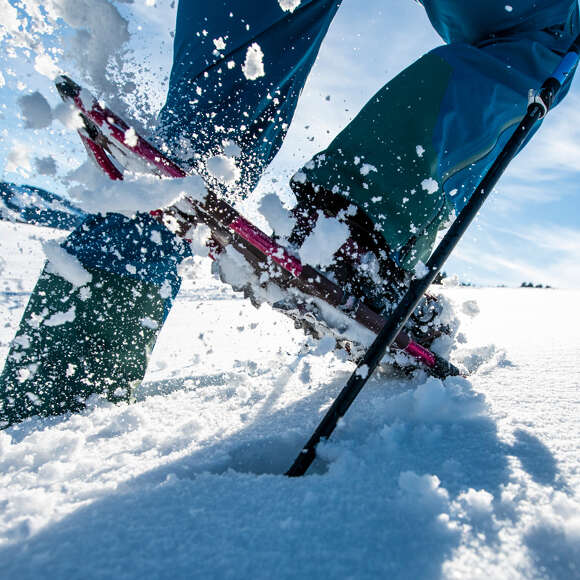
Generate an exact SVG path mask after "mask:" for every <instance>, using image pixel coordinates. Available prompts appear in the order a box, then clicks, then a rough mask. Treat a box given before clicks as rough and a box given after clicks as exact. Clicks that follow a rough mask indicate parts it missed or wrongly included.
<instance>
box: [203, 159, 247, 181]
mask: <svg viewBox="0 0 580 580" xmlns="http://www.w3.org/2000/svg"><path fill="white" fill-rule="evenodd" d="M205 166H206V168H207V170H208V172H209V174H210V175H211V176H212V177H215V178H216V179H218V180H219V181H222V182H223V183H226V184H233V183H235V182H236V181H237V180H238V179H239V178H240V169H239V167H237V166H236V160H235V159H233V158H232V157H226V156H225V155H216V156H215V157H211V158H210V159H208V160H207V162H206V164H205Z"/></svg>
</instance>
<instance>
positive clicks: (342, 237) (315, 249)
mask: <svg viewBox="0 0 580 580" xmlns="http://www.w3.org/2000/svg"><path fill="white" fill-rule="evenodd" d="M348 235H349V230H348V226H347V225H346V224H345V223H342V222H339V221H338V220H337V219H336V218H327V217H324V216H322V215H321V216H320V217H319V218H318V222H317V223H316V227H315V228H314V230H313V231H312V233H311V234H310V235H309V236H308V237H307V238H306V240H305V242H304V244H302V246H301V247H300V250H299V253H300V259H301V260H302V261H303V262H304V263H306V264H311V265H319V266H323V267H324V266H329V265H330V264H331V263H332V261H333V259H334V254H335V252H336V251H337V250H338V249H339V248H340V246H342V244H344V242H346V240H347V238H348Z"/></svg>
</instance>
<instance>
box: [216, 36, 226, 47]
mask: <svg viewBox="0 0 580 580" xmlns="http://www.w3.org/2000/svg"><path fill="white" fill-rule="evenodd" d="M213 45H214V46H215V48H216V50H225V48H226V41H225V40H224V39H223V37H222V36H220V37H219V38H214V39H213Z"/></svg>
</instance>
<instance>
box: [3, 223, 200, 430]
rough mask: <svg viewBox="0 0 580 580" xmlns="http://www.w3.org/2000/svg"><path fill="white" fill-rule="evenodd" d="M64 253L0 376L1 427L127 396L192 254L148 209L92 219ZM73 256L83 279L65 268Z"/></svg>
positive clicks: (37, 294) (49, 268)
mask: <svg viewBox="0 0 580 580" xmlns="http://www.w3.org/2000/svg"><path fill="white" fill-rule="evenodd" d="M61 251H62V252H66V253H65V254H64V260H63V259H62V257H61V258H58V259H56V260H54V259H53V260H52V261H50V260H49V261H48V262H47V264H46V265H45V268H44V270H43V272H42V274H41V276H40V278H39V280H38V283H37V285H36V287H35V289H34V291H33V293H32V296H31V298H30V300H29V303H28V306H27V308H26V311H25V313H24V316H23V318H22V321H21V323H20V327H19V330H18V333H17V335H16V337H15V339H14V341H13V343H12V346H11V349H10V352H9V354H8V357H7V360H6V364H5V366H4V370H3V372H2V375H1V377H0V427H6V426H8V425H11V424H13V423H16V422H18V421H22V420H23V419H26V418H27V417H30V416H33V415H57V414H60V413H64V412H70V411H77V410H80V409H82V408H83V407H84V406H85V403H86V400H87V398H88V397H90V396H91V395H95V394H98V395H105V396H106V397H107V398H108V399H109V400H110V401H113V402H119V401H129V400H131V398H132V395H133V391H134V389H135V387H136V386H137V385H138V384H139V383H140V382H141V380H142V379H143V376H144V375H145V371H146V368H147V361H148V359H149V355H150V353H151V350H152V349H153V345H154V344H155V341H156V338H157V335H158V333H159V331H160V329H161V327H162V325H163V322H164V320H165V318H166V317H167V314H168V312H169V309H170V307H171V303H172V301H173V299H174V297H175V295H176V294H177V291H178V289H179V282H180V280H179V277H178V275H177V265H178V263H179V262H180V260H181V259H182V258H183V257H185V256H186V255H187V253H188V250H187V246H186V245H185V244H183V243H181V242H180V241H178V240H176V238H175V237H174V235H173V234H172V233H171V232H169V230H167V229H166V228H165V227H163V226H161V225H160V224H158V223H157V222H155V221H154V220H153V219H152V218H150V217H149V216H148V215H140V216H137V217H136V218H135V219H132V220H130V219H128V218H125V217H123V216H120V215H115V214H110V215H108V216H105V217H102V216H92V217H90V218H88V219H87V220H86V221H85V222H84V223H83V224H82V225H81V226H80V227H79V228H77V230H76V231H75V232H73V233H72V234H71V235H70V236H69V237H68V239H67V240H66V241H65V242H64V244H63V245H62V250H61ZM67 256H68V257H67ZM73 257H74V258H73ZM71 259H73V261H74V262H75V263H76V264H77V268H76V270H73V272H75V271H77V270H80V272H81V274H80V275H79V274H78V273H77V274H74V273H73V274H72V275H71V266H63V265H62V264H63V263H66V262H70V260H71ZM79 266H80V267H79Z"/></svg>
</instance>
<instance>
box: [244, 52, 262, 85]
mask: <svg viewBox="0 0 580 580" xmlns="http://www.w3.org/2000/svg"><path fill="white" fill-rule="evenodd" d="M263 60H264V53H263V52H262V49H261V48H260V45H259V44H258V43H257V42H254V43H253V44H251V45H250V46H249V47H248V50H247V51H246V60H245V61H244V64H243V65H242V72H243V73H244V76H245V77H246V78H247V79H248V80H249V81H255V80H256V79H259V78H260V77H263V76H265V75H266V72H265V71H264V62H263Z"/></svg>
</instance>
